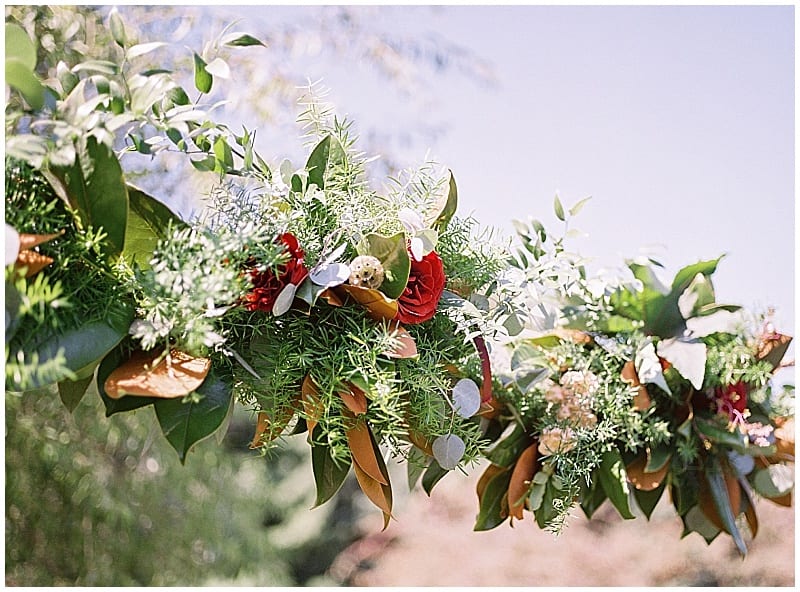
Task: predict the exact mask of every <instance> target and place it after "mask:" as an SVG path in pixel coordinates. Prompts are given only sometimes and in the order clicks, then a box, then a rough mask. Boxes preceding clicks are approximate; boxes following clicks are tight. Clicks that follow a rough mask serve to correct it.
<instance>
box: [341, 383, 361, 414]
mask: <svg viewBox="0 0 800 592" xmlns="http://www.w3.org/2000/svg"><path fill="white" fill-rule="evenodd" d="M348 386H349V390H341V391H339V396H341V397H342V401H344V404H345V406H346V407H347V408H348V409H349V410H350V411H351V412H352V413H353V414H354V415H363V414H364V413H366V412H367V396H366V395H365V394H364V391H362V390H361V389H360V388H358V387H357V386H356V385H355V384H353V383H352V382H351V383H349V385H348Z"/></svg>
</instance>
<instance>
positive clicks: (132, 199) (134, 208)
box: [122, 185, 184, 269]
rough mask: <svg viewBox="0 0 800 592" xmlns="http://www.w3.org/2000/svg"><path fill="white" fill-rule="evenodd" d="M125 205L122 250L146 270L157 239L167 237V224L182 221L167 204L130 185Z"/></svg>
mask: <svg viewBox="0 0 800 592" xmlns="http://www.w3.org/2000/svg"><path fill="white" fill-rule="evenodd" d="M128 205H129V209H128V219H127V223H126V227H125V246H124V248H123V251H122V252H123V254H124V255H125V256H127V257H128V258H129V259H131V260H133V261H134V262H135V263H136V264H138V265H139V267H140V268H142V269H147V268H149V267H150V259H151V258H152V256H153V252H154V251H155V249H156V245H157V244H158V241H159V240H161V239H164V238H166V237H167V234H168V230H169V229H170V225H171V224H172V226H173V227H175V226H176V225H177V226H183V225H184V224H183V222H181V221H180V219H179V218H178V216H176V215H175V214H174V213H173V212H172V210H170V209H169V208H168V207H167V206H165V205H164V204H163V203H161V202H160V201H158V200H157V199H155V198H154V197H151V196H149V195H147V194H146V193H145V192H144V191H142V190H141V189H139V188H137V187H134V186H132V185H128Z"/></svg>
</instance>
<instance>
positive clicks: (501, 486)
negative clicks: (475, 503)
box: [473, 471, 511, 531]
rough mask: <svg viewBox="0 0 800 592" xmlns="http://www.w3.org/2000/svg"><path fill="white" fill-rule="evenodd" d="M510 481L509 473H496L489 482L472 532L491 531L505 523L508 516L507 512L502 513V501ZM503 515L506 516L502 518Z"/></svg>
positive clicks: (506, 493)
mask: <svg viewBox="0 0 800 592" xmlns="http://www.w3.org/2000/svg"><path fill="white" fill-rule="evenodd" d="M510 481H511V471H503V472H501V473H498V474H497V475H495V476H494V477H493V478H492V479H491V480H489V482H488V483H487V484H486V489H485V490H484V492H483V497H482V498H481V505H480V508H479V510H478V517H477V519H476V520H475V526H474V528H473V530H476V531H481V530H491V529H492V528H495V527H497V526H499V525H501V524H502V523H503V522H505V520H506V518H508V516H507V512H504V511H503V510H504V508H503V501H504V500H505V499H506V496H507V495H508V484H509V483H510ZM503 514H506V515H505V516H504V515H503Z"/></svg>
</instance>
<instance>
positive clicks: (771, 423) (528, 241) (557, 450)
mask: <svg viewBox="0 0 800 592" xmlns="http://www.w3.org/2000/svg"><path fill="white" fill-rule="evenodd" d="M556 213H557V215H559V216H560V217H561V218H562V219H565V214H564V213H563V208H562V207H561V205H560V203H559V202H558V200H557V201H556ZM537 226H538V232H537V230H535V229H534V230H530V229H527V228H525V227H524V226H521V227H520V233H521V237H522V239H523V240H522V243H523V245H524V246H525V249H522V250H521V252H520V255H521V256H519V257H517V258H516V262H515V263H516V266H517V271H518V272H519V273H522V274H523V275H524V276H526V277H529V278H531V279H534V280H535V279H536V278H537V277H540V276H541V275H542V274H549V273H551V272H552V270H553V269H557V268H558V267H560V266H573V267H574V266H575V263H576V260H575V257H574V256H573V255H571V254H568V253H566V252H565V251H564V249H563V244H562V241H557V244H556V245H555V247H554V248H552V249H550V250H547V249H545V248H543V244H544V243H546V241H547V236H546V233H545V232H544V231H543V229H542V227H541V225H538V223H537ZM526 253H527V257H526V256H525V254H526ZM719 262H720V259H716V260H711V261H702V262H699V263H697V264H694V265H690V266H688V267H685V268H683V269H681V270H680V271H679V272H678V273H677V274H676V276H675V278H674V279H673V281H672V283H671V284H670V285H668V286H665V285H663V284H662V283H661V282H660V280H659V279H658V277H657V274H656V272H655V267H656V266H657V264H654V263H653V262H652V261H645V262H638V261H632V262H630V263H629V265H628V267H629V273H628V276H627V277H626V278H624V280H623V279H617V280H616V281H610V282H609V281H607V280H606V281H602V280H601V278H599V277H595V278H585V277H583V276H582V275H581V274H578V275H577V276H575V275H573V276H570V277H565V278H562V280H561V282H560V284H559V285H560V288H557V289H556V288H554V290H552V291H551V292H552V294H551V295H553V296H556V297H558V298H560V302H561V307H560V309H559V311H560V312H559V314H558V318H556V319H553V320H551V322H550V323H549V324H550V326H549V327H547V328H544V327H542V326H541V324H539V326H536V325H532V326H529V328H528V330H526V331H521V332H520V333H519V334H517V335H516V336H515V337H513V338H512V339H510V340H508V341H507V343H506V344H505V351H506V354H507V355H506V357H505V359H504V360H503V362H502V366H501V364H497V365H496V367H495V369H496V371H497V372H498V373H499V375H500V378H501V380H502V382H503V384H504V388H503V389H500V390H498V391H496V393H495V394H496V396H497V398H498V399H499V401H500V402H501V404H502V407H501V408H500V409H498V410H497V411H496V412H495V413H494V414H493V419H492V423H493V424H494V426H493V427H492V428H490V429H489V432H490V433H494V434H497V437H496V438H494V443H493V445H492V446H491V447H490V448H489V449H488V451H487V453H486V456H487V457H488V458H489V460H490V461H491V464H490V465H489V466H488V468H487V469H486V470H485V472H484V473H483V475H482V477H481V479H480V482H479V484H478V497H479V500H480V514H479V516H478V520H477V524H476V529H478V530H483V529H488V528H493V527H495V526H497V525H498V524H500V523H502V522H503V521H505V520H506V519H507V518H510V519H511V520H512V522H513V520H514V519H517V520H521V519H523V517H524V513H525V511H530V512H532V513H533V515H534V517H535V520H536V522H537V524H538V525H539V526H540V527H542V528H548V529H552V530H554V531H558V530H560V528H561V527H562V526H563V524H564V522H565V519H566V518H567V517H568V515H569V511H570V509H571V508H572V507H573V506H574V505H575V504H577V505H579V506H580V507H581V509H582V510H583V511H584V513H585V514H586V516H587V517H589V518H591V516H592V514H593V513H594V511H595V510H596V509H597V508H598V507H599V506H600V505H601V504H602V503H603V502H604V501H605V500H606V499H608V500H609V501H610V503H611V504H612V505H613V506H614V508H616V510H617V511H618V512H619V514H620V515H621V516H622V517H623V518H634V516H635V514H634V512H633V505H634V504H635V505H636V506H638V508H639V509H640V510H641V512H642V513H643V514H644V515H645V516H647V517H648V518H649V517H650V515H651V513H652V512H653V510H654V508H655V506H656V504H657V503H658V501H659V500H660V499H661V497H662V495H663V494H664V492H665V491H667V490H668V491H669V494H670V498H671V501H672V504H673V505H674V507H675V510H676V512H677V513H678V515H679V516H680V518H681V520H682V521H683V525H684V536H685V535H686V534H688V533H690V532H698V533H699V534H700V535H701V536H703V537H704V538H705V539H706V540H707V541H708V542H710V541H712V540H713V539H714V538H715V537H716V536H717V535H718V534H720V533H721V532H726V533H728V534H730V535H731V536H732V537H733V539H734V541H735V543H736V545H737V547H738V549H739V550H740V552H741V553H742V554H744V553H746V543H745V537H744V535H743V534H742V528H744V525H745V524H746V527H747V528H748V529H749V532H750V535H751V536H755V535H756V533H757V531H758V520H757V516H756V511H755V502H754V498H755V495H754V494H758V495H760V496H762V497H764V498H766V499H769V500H771V501H773V502H775V503H777V504H780V505H787V506H788V505H791V490H792V487H793V466H792V465H793V463H794V427H793V424H794V420H793V417H792V416H793V409H792V400H791V391H790V389H789V388H788V387H784V390H782V391H781V390H780V389H778V391H779V392H774V391H773V386H772V381H771V377H772V374H773V373H774V371H775V370H776V369H777V368H779V367H780V366H781V362H782V359H783V357H784V354H785V353H786V351H787V349H788V346H789V343H790V341H791V338H790V337H788V336H786V335H782V334H780V333H778V332H777V331H776V330H775V328H774V326H773V325H772V323H771V322H770V321H769V320H768V319H763V318H762V319H761V320H760V321H759V320H757V319H750V320H749V322H748V320H747V317H745V316H743V315H741V314H739V315H738V316H737V315H734V314H733V313H735V312H737V311H739V307H736V306H729V305H722V304H719V303H717V302H716V301H715V296H714V289H713V285H712V281H711V276H712V275H713V273H714V272H715V271H716V268H717V266H718V264H719ZM739 312H741V311H739ZM532 329H533V330H532ZM740 517H741V518H742V520H739V518H740ZM742 522H744V524H741V523H742Z"/></svg>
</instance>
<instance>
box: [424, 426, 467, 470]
mask: <svg viewBox="0 0 800 592" xmlns="http://www.w3.org/2000/svg"><path fill="white" fill-rule="evenodd" d="M431 448H432V450H433V458H435V459H436V462H438V463H439V465H440V466H441V467H442V468H443V469H447V470H448V471H449V470H452V469H455V468H456V467H457V466H458V461H460V460H461V458H462V457H463V456H464V452H465V450H466V446H465V445H464V441H463V440H462V439H461V438H459V437H458V436H456V435H455V434H445V435H443V436H439V437H438V438H436V439H435V440H434V441H433V445H432V446H431Z"/></svg>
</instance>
